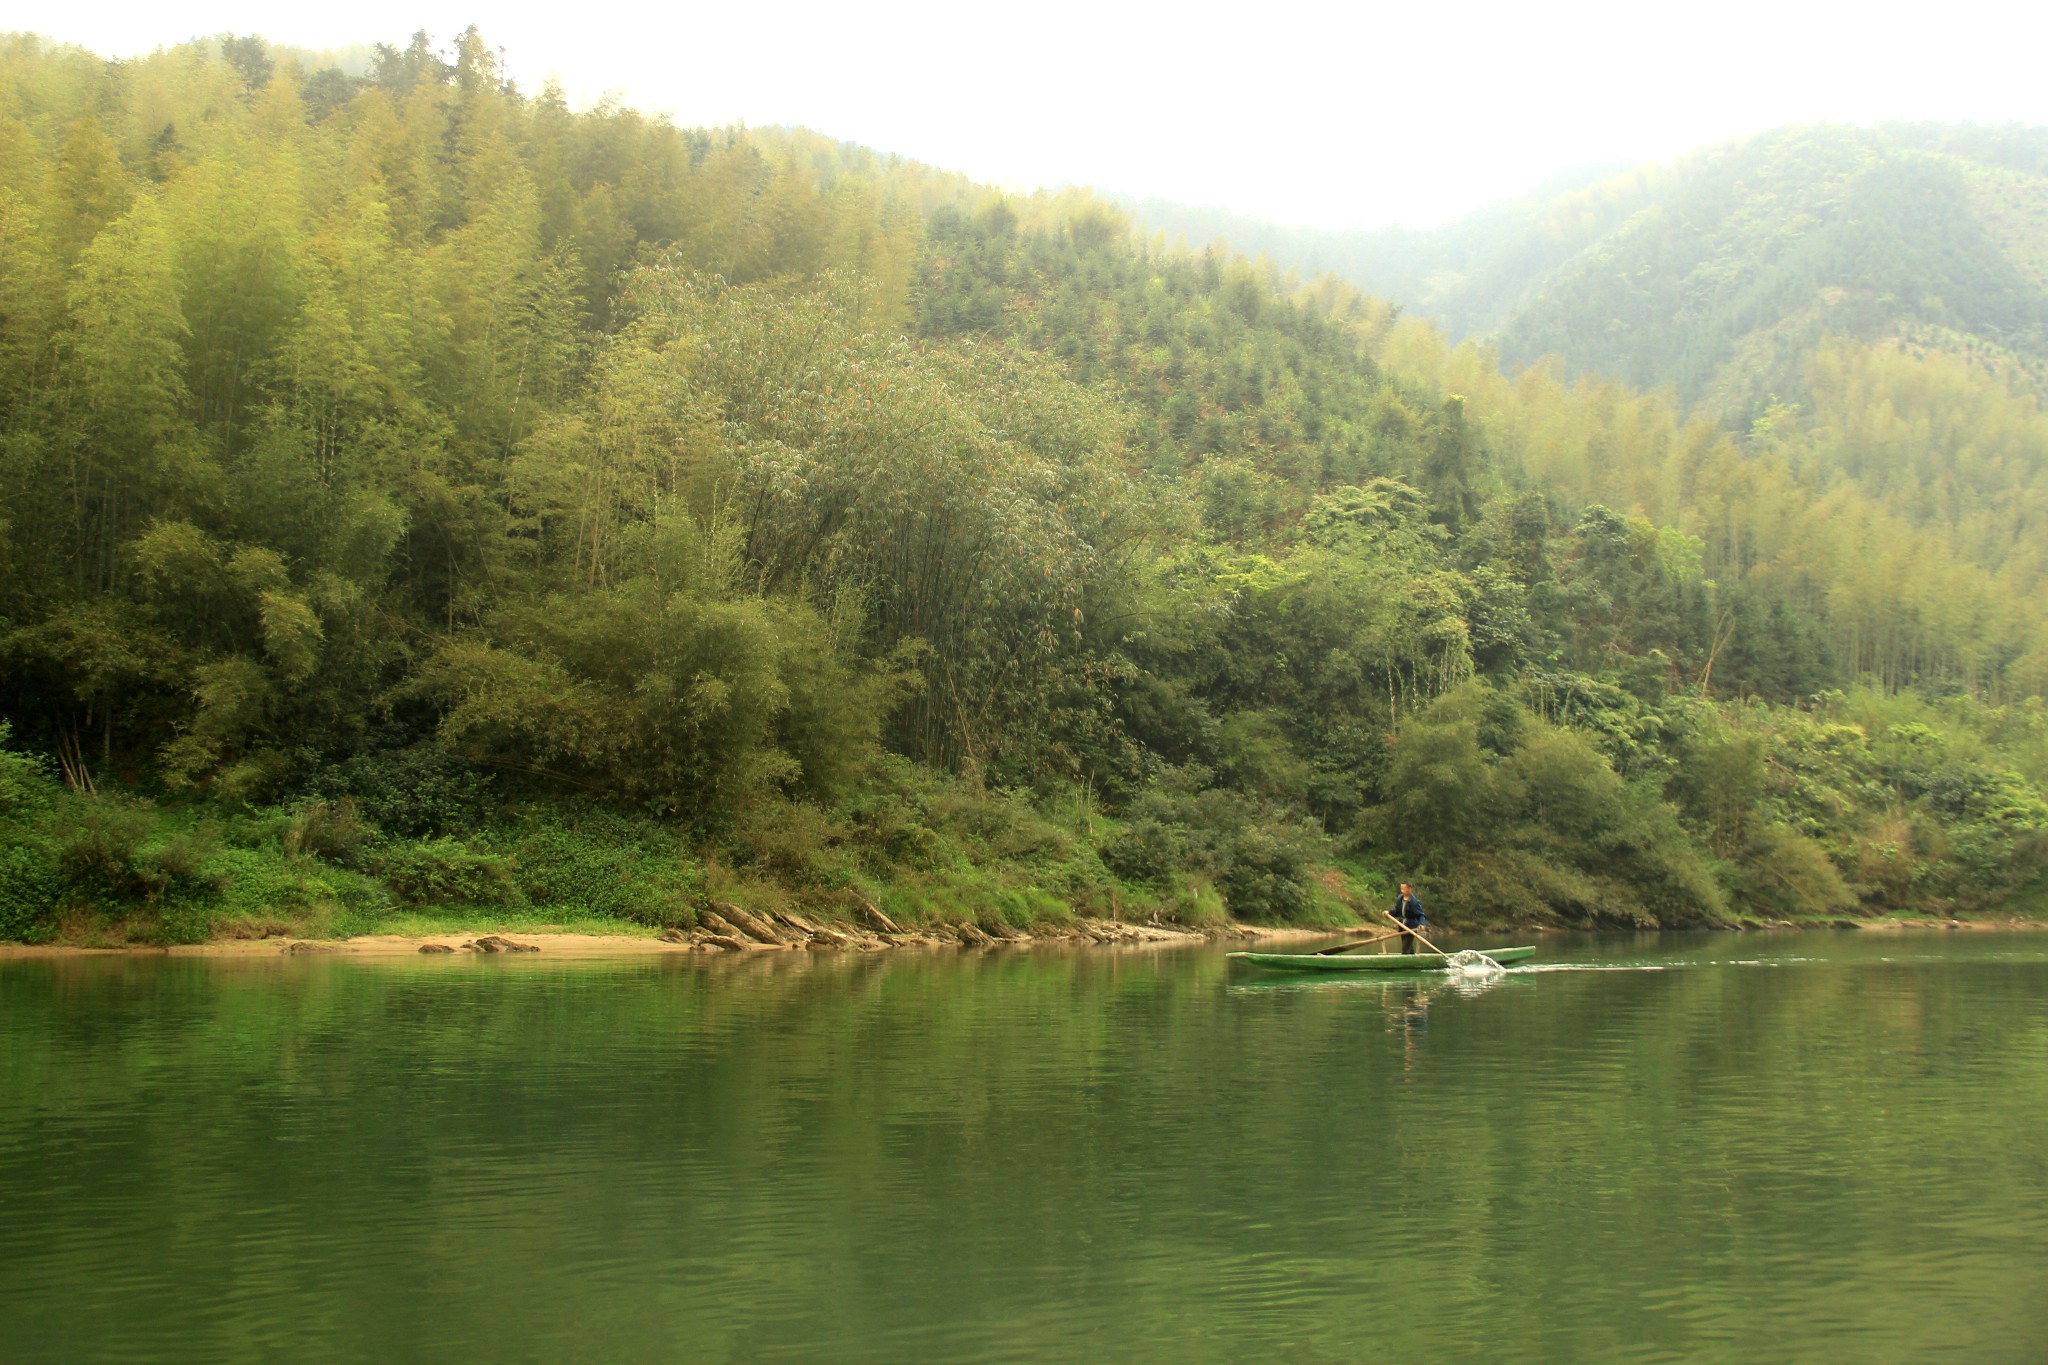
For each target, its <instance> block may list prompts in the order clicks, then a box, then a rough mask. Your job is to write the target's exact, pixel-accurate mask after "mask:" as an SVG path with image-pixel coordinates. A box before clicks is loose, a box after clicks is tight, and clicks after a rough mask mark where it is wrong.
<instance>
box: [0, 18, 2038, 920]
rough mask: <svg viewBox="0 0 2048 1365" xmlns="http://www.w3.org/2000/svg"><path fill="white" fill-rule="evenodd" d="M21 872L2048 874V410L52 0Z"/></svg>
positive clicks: (1564, 892)
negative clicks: (1729, 404) (1533, 345)
mask: <svg viewBox="0 0 2048 1365" xmlns="http://www.w3.org/2000/svg"><path fill="white" fill-rule="evenodd" d="M0 169H4V174H0V725H4V726H6V727H9V729H7V730H0V938H4V937H8V936H15V937H41V936H48V935H51V934H57V933H63V934H68V935H71V936H73V937H86V938H90V937H93V936H95V935H103V936H104V935H111V936H115V937H119V936H121V935H124V934H132V935H137V936H150V937H158V938H178V937H195V936H203V935H206V934H209V933H222V932H228V933H235V932H252V933H253V932H262V931H263V929H264V927H265V926H266V925H272V924H275V923H278V922H280V921H283V922H289V923H294V924H301V925H303V924H308V923H311V924H317V925H321V926H325V927H327V928H329V929H335V930H340V929H354V928H362V927H365V926H370V925H376V924H389V923H392V922H394V919H393V917H394V916H403V915H405V914H409V913H425V912H433V911H436V910H437V909H445V907H449V906H463V905H469V906H475V907H489V908H492V909H493V911H494V912H496V911H504V910H507V909H508V908H509V909H513V910H519V911H520V912H521V913H531V914H533V915H538V916H545V917H551V918H553V919H555V920H557V921H561V920H563V919H574V918H576V917H579V916H587V917H597V918H604V917H624V918H629V919H637V920H640V921H642V922H646V923H650V924H688V923H690V922H692V921H693V919H694V918H695V916H696V915H697V914H698V912H699V911H700V909H701V908H702V906H703V905H704V904H705V902H706V900H707V898H709V897H711V896H714V895H715V896H718V897H721V898H725V899H730V900H734V901H737V902H739V903H742V904H747V903H753V904H772V905H791V904H794V905H800V906H803V907H805V908H808V909H810V910H812V911H814V912H819V913H825V914H831V913H837V912H843V911H845V910H847V909H848V908H849V907H851V906H854V905H857V904H858V903H859V902H860V901H862V900H863V899H866V900H872V901H873V902H875V903H877V904H879V905H881V906H882V907H884V908H885V909H886V910H887V911H888V913H890V914H891V915H894V916H897V917H899V918H902V919H906V920H909V921H912V922H919V921H929V920H960V919H977V918H979V919H984V920H988V921H991V922H993V921H996V920H1001V921H1005V922H1009V923H1020V922H1024V921H1028V920H1030V919H1033V918H1043V917H1056V916H1060V915H1065V914H1069V913H1072V911H1074V910H1076V909H1081V910H1088V911H1092V912H1098V913H1117V914H1127V915H1137V916H1163V917H1171V918H1175V919H1180V920H1183V921H1187V922H1206V921H1210V920H1213V919H1216V918H1218V917H1219V916H1221V915H1223V914H1225V913H1228V914H1232V915H1236V916H1240V917H1246V918H1264V919H1286V920H1296V921H1309V920H1314V921H1321V922H1336V921H1339V920H1345V919H1348V918H1350V917H1351V916H1353V915H1354V914H1356V913H1357V912H1358V910H1359V909H1360V908H1361V907H1367V906H1371V905H1373V904H1375V903H1376V902H1377V900H1378V898H1379V897H1380V896H1381V895H1383V894H1384V893H1385V892H1386V891H1387V889H1388V887H1389V886H1390V884H1391V882H1392V881H1393V880H1395V879H1398V878H1401V877H1409V878H1411V879H1419V880H1421V881H1422V883H1423V885H1424V887H1425V889H1426V890H1427V891H1428V892H1430V893H1431V894H1432V896H1433V899H1434V901H1435V904H1436V905H1437V907H1438V908H1439V914H1440V915H1441V916H1442V917H1443V918H1445V919H1448V920H1449V921H1451V922H1452V923H1456V922H1459V921H1464V922H1466V923H1478V922H1504V921H1515V920H1547V921H1555V922H1566V923H1588V922H1600V923H1638V924H1649V923H1666V924H1704V923H1719V922H1727V921H1732V920H1735V919H1739V918H1750V919H1756V918H1777V917H1784V916H1807V917H1810V916H1822V917H1832V916H1835V915H1840V914H1845V913H1862V912H1867V911H1880V910H1892V909H1900V910H1909V911H1915V912H1924V911H1929V910H1936V911H1942V912H1947V911H1951V910H1961V911H1978V910H1986V909H1992V908H2003V909H2025V908H2028V907H2030V906H2032V905H2034V904H2036V903H2037V899H2038V897H2039V895H2040V890H2041V887H2040V879H2041V877H2042V875H2043V872H2044V870H2048V801H2044V797H2043V789H2042V783H2043V781H2044V780H2048V713H2044V710H2043V707H2042V704H2041V701H2040V694H2041V692H2042V689H2043V684H2044V681H2048V634H2044V628H2043V625H2042V622H2041V621H2040V620H2039V619H2038V613H2037V611H2036V610H2035V607H2034V603H2035V602H2036V601H2038V593H2039V590H2040V588H2041V586H2042V578H2043V575H2044V573H2048V563H2044V557H2043V553H2042V541H2041V535H2040V531H2039V526H2040V515H2041V512H2042V510H2043V509H2042V508H2041V505H2040V500H2041V496H2042V484H2041V479H2040V472H2041V463H2042V453H2043V450H2044V448H2048V439H2044V432H2048V418H2044V416H2043V414H2042V412H2041V410H2040V407H2039V405H2038V402H2037V401H2036V400H2035V398H2034V397H2033V396H2032V394H2031V393H2030V392H2029V391H2028V390H2027V389H2026V388H2024V387H2023V386H2020V385H2017V384H2015V383H2014V382H2013V381H2012V380H2011V379H2010V378H2009V377H2007V376H2003V375H2000V374H1997V373H1993V372H1989V371H1987V370H1986V369H1984V368H1983V367H1982V366H1979V365H1974V364H1971V363H1969V362H1968V361H1966V360H1959V359H1955V358H1952V357H1950V356H1948V355H1946V354H1928V355H1917V354H1914V353H1912V352H1910V351H1908V350H1904V349H1900V348H1897V347H1878V348H1872V347H1868V346H1863V345H1858V344H1856V343H1853V342H1850V341H1841V342H1836V343H1833V344H1831V345H1830V347H1829V348H1828V349H1827V350H1826V351H1824V352H1823V354H1822V358H1821V362H1820V363H1818V364H1817V365H1816V367H1815V370H1814V376H1815V377H1814V387H1813V393H1814V395H1815V397H1814V401H1813V403H1812V404H1811V405H1810V406H1808V407H1803V408H1800V409H1798V410H1790V409H1782V408H1773V409H1769V410H1767V411H1765V412H1764V413H1762V414H1761V415H1760V417H1759V418H1758V420H1757V421H1756V422H1755V423H1754V424H1753V426H1752V429H1751V430H1749V431H1748V432H1747V433H1745V436H1744V439H1742V440H1741V441H1737V440H1735V439H1733V438H1731V437H1729V436H1728V435H1726V434H1724V433H1723V432H1722V431H1721V430H1720V429H1719V428H1716V427H1713V426H1710V425H1707V424H1704V423H1700V422H1687V421H1684V420H1681V418H1680V417H1679V416H1678V415H1677V414H1676V413H1675V412H1674V411H1673V410H1672V408H1671V407H1670V405H1669V402H1668V401H1667V400H1666V399H1663V398H1658V397H1646V396H1644V395H1642V394H1639V393H1636V392H1633V391H1631V390H1628V389H1625V388H1623V387H1620V386H1619V385H1618V384H1615V383H1612V382H1607V381H1593V380H1576V381H1570V382H1567V381H1566V380H1565V379H1564V378H1563V377H1562V376H1561V375H1560V374H1559V373H1558V372H1557V371H1555V370H1552V369H1548V368H1542V367H1538V368H1536V369H1532V370H1530V371H1528V372H1526V373H1523V374H1521V375H1519V376H1517V377H1514V378H1509V377H1506V376H1504V375H1503V373H1502V371H1501V369H1500V367H1499V365H1498V364H1497V362H1496V360H1495V358H1494V357H1493V356H1492V355H1491V354H1490V353H1488V352H1485V351H1481V350H1478V349H1475V348H1473V347H1470V346H1463V347H1453V346H1451V345H1450V344H1448V343H1447V342H1446V341H1445V339H1444V338H1443V337H1442V336H1441V335H1440V334H1439V333H1437V332H1436V331H1435V330H1434V329H1432V328H1431V327H1429V326H1428V325H1426V324H1422V323H1418V322H1415V321H1412V320H1407V319H1403V318H1401V317H1399V316H1398V315H1397V310H1395V309H1394V308H1392V307H1390V306H1389V305H1387V304H1384V303H1381V302H1378V301H1375V300H1373V299H1371V298H1369V297H1367V296H1365V295H1363V294H1361V293H1359V292H1358V291H1357V290H1356V289H1355V288H1352V287H1350V286H1348V285H1345V284H1342V283H1339V282H1338V281H1336V280H1334V279H1330V278H1321V279H1318V280H1315V281H1313V282H1311V283H1308V284H1305V285H1304V284H1302V283H1300V282H1299V281H1297V280H1293V279H1287V278H1282V277H1280V276H1279V275H1277V274H1276V273H1275V272H1274V271H1273V270H1272V269H1270V268H1267V267H1265V266H1263V265H1255V264H1253V263H1251V262H1248V261H1246V260H1245V259H1243V258H1241V257H1236V256H1232V255H1230V254H1229V253H1227V252H1224V251H1221V250H1208V251H1202V252H1189V251H1186V250H1181V249H1177V248H1173V247H1169V246H1167V245H1165V244H1164V243H1163V242H1161V241H1158V240H1153V241H1149V242H1148V241H1147V240H1146V239H1145V238H1144V237H1143V236H1141V235H1140V234H1138V233H1136V232H1135V231H1134V230H1133V228H1132V226H1131V224H1130V222H1129V220H1128V219H1127V218H1126V216H1125V215H1124V214H1123V213H1122V212H1121V211H1119V210H1117V209H1116V208H1114V207H1113V206H1111V205H1108V204H1105V203H1102V202H1100V201H1098V200H1095V199H1092V198H1090V197H1088V196H1085V195H1067V196H1042V197H1039V198H1034V199H1030V200H1017V199H1006V198H1004V197H1002V196H1000V195H998V194H996V193H994V192H992V191H989V190H986V189H983V188H980V187H977V186H974V185H972V184H969V183H967V182H965V181H963V180H961V179H959V178H958V177H954V176H949V175H945V174H942V173H939V172H936V171H933V170H931V169H929V168H926V167H921V166H918V165H915V164H912V163H907V162H903V161H901V160H898V159H895V158H890V157H887V156H882V155H877V154H873V153H870V152H867V151H864V150H862V149H858V148H852V147H847V146H842V145H839V144H834V143H831V142H829V141H827V140H824V139H822V138H818V137H815V136H813V135H810V134H806V133H797V132H766V133H763V132H743V131H738V130H726V131H717V132H706V131H686V130H679V129H676V128H673V127H670V126H668V125H667V124H665V123H663V122H661V121H659V120H654V119H649V118H645V117H643V116H641V115H639V114H636V113H634V112H633V111H631V110H628V109H623V108H618V107H613V106H603V107H599V108H597V109H593V110H589V111H583V112H577V111H572V110H571V109H569V108H568V107H566V105H565V104H564V103H563V101H562V100H561V99H560V98H559V97H558V96H556V95H555V94H554V93H553V92H550V91H542V92H540V93H539V94H537V95H532V96H529V95H524V94H522V93H520V92H518V91H516V90H514V89H512V88H511V87H510V86H509V85H508V84H507V83H506V82H505V81H504V80H503V78H502V76H501V75H500V73H499V72H498V70H497V69H496V66H495V63H494V59H493V57H492V55H491V52H490V49H489V48H488V47H487V46H486V44H485V43H484V41H483V40H482V38H481V37H479V36H478V35H477V34H476V33H475V32H474V31H471V32H470V33H468V34H465V35H464V36H463V37H462V38H461V39H460V40H459V41H458V42H457V44H456V46H455V49H454V51H453V52H451V53H447V54H441V53H438V52H436V50H435V49H434V48H433V46H432V44H431V43H429V42H428V41H427V40H426V39H424V38H417V39H415V41H414V42H413V43H412V44H411V45H410V46H409V47H406V48H403V49H399V48H393V47H383V48H379V49H378V50H377V52H376V56H375V60H374V63H373V65H372V68H371V72H370V75H369V76H368V77H367V78H354V77H351V76H348V75H346V74H344V72H343V71H342V70H341V69H340V68H339V67H322V66H319V65H318V64H317V62H315V63H305V62H301V61H298V60H296V59H293V58H290V57H287V56H286V55H285V54H281V53H273V52H271V51H270V50H269V49H267V48H265V47H264V45H263V44H261V43H260V42H259V41H256V40H232V41H228V42H225V43H220V44H195V45H190V46H186V47H181V48H178V49H174V50H170V51H167V52H162V53H159V54H156V55H155V56H152V57H150V58H146V59H142V60H137V61H133V62H125V63H109V62H103V61H100V60H99V59H97V58H94V57H92V56H90V55H89V54H86V53H82V52H79V51H76V50H74V49H65V48H57V47H50V46H47V45H44V44H40V43H38V42H36V41H35V40H32V39H26V38H18V37H17V38H11V39H7V40H4V45H0Z"/></svg>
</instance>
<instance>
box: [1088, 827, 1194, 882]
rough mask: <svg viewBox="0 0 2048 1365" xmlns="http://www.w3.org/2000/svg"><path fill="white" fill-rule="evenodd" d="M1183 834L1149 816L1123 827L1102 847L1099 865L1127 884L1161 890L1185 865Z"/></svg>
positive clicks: (1186, 848) (1186, 844) (1185, 846)
mask: <svg viewBox="0 0 2048 1365" xmlns="http://www.w3.org/2000/svg"><path fill="white" fill-rule="evenodd" d="M1187 855H1188V841H1187V833H1186V831H1185V830H1183V829H1181V828H1180V827H1178V826H1175V825H1171V824H1168V823H1166V822H1165V821H1163V820H1160V819H1157V818H1155V817H1152V816H1141V817H1140V818H1138V819H1136V820H1133V821H1132V822H1131V823H1130V824H1128V825H1126V826H1125V827H1124V828H1123V829H1122V830H1121V831H1120V832H1119V833H1118V834H1117V836H1116V837H1115V838H1113V839H1111V840H1109V841H1108V842H1107V843H1105V844H1104V845H1103V846H1102V849H1101V856H1102V864H1103V866H1104V867H1107V868H1108V869H1109V870H1110V871H1111V872H1113V873H1115V874H1116V875H1117V876H1119V877H1121V878H1122V879H1123V880H1125V881H1127V882H1132V883H1135V884H1136V885H1139V886H1150V887H1155V888H1164V887H1165V886H1166V885H1167V883H1168V881H1169V880H1170V879H1171V878H1172V877H1173V876H1174V874H1175V873H1176V872H1178V871H1179V870H1180V869H1181V868H1182V867H1183V866H1185V864H1186V862H1187Z"/></svg>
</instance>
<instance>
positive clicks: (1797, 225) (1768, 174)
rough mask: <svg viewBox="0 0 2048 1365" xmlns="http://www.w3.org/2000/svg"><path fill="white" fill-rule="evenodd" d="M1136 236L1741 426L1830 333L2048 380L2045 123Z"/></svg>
mask: <svg viewBox="0 0 2048 1365" xmlns="http://www.w3.org/2000/svg"><path fill="white" fill-rule="evenodd" d="M1141 216H1142V217H1143V219H1144V221H1146V222H1147V223H1148V224H1150V225H1152V226H1155V227H1158V228H1160V229H1163V230H1166V231H1169V232H1174V233H1184V234H1186V235H1187V236H1188V237H1189V240H1191V241H1194V242H1197V243H1200V242H1202V241H1205V240H1208V239H1210V238H1214V237H1223V238H1227V239H1228V240H1230V241H1231V242H1232V243H1233V244H1235V245H1236V246H1237V247H1238V248H1239V249H1241V250H1246V251H1251V252H1255V253H1265V254H1268V255H1270V256H1271V257H1272V258H1273V259H1274V260H1275V261H1278V262H1280V263H1281V264H1283V265H1285V266H1289V267H1292V268H1295V269H1300V270H1304V271H1325V270H1327V271H1331V272H1333V273H1335V274H1338V275H1340V276H1342V277H1343V278H1346V279H1350V280H1352V281H1355V282H1357V283H1358V284H1359V285H1360V286H1361V287H1363V288H1365V289H1367V290H1370V291H1373V292H1375V293H1378V294H1381V295H1383V296H1385V297H1387V298H1390V299H1393V300H1395V301H1397V302H1399V303H1401V304H1403V305H1405V306H1407V307H1409V308H1411V309H1412V310H1414V311H1417V312H1420V313H1422V314H1424V315H1426V316H1429V317H1432V318H1435V319H1438V320H1439V321H1441V322H1442V323H1443V325H1444V326H1446V327H1447V328H1449V329H1450V331H1451V332H1452V334H1453V335H1454V336H1458V337H1471V338H1476V339H1482V340H1487V341H1491V342H1494V343H1495V344H1497V346H1498V348H1499V350H1500V353H1501V356H1502V358H1503V359H1504V360H1505V361H1507V362H1508V363H1509V364H1510V365H1512V366H1520V365H1526V364H1530V363H1533V362H1536V361H1538V360H1541V359H1542V358H1544V357H1546V356H1557V357H1560V358H1561V359H1562V360H1563V361H1564V362H1565V364H1566V365H1567V366H1568V367H1569V368H1570V369H1571V370H1572V371H1573V372H1574V373H1578V372H1589V371H1590V372H1598V373H1600V374H1604V375H1608V376H1611V377H1613V378H1616V379H1621V380H1624V381H1626V382H1628V383H1631V384H1634V385H1637V386H1639V387H1643V388H1656V387H1661V386H1663V385H1667V384H1668V385H1672V386H1674V387H1675V388H1676V389H1677V391H1678V394H1679V397H1680V399H1681V401H1683V402H1684V403H1686V404H1687V405H1688V406H1689V407H1694V408H1698V409H1700V410H1704V411H1707V412H1708V413H1710V414H1712V415H1715V416H1718V417H1721V418H1724V419H1728V420H1730V421H1732V422H1734V423H1735V424H1736V425H1738V426H1745V425H1747V423H1748V422H1749V421H1750V420H1753V419H1754V418H1755V417H1756V416H1757V415H1758V414H1759V413H1760V412H1762V411H1763V410H1764V409H1765V408H1766V407H1767V406H1769V404H1770V403H1771V402H1773V401H1774V397H1775V398H1781V399H1784V400H1798V399H1800V398H1803V397H1804V396H1805V393H1806V384H1807V375H1806V369H1807V364H1808V359H1809V357H1810V356H1811V354H1812V353H1813V351H1814V350H1815V348H1816V347H1817V346H1818V345H1820V344H1821V342H1822V340H1823V338H1827V337H1835V338H1841V339H1846V340H1853V341H1857V342H1861V343H1864V344H1870V345H1876V344H1896V345H1899V346H1901V347H1903V348H1904V349H1906V350H1908V351H1910V352H1912V353H1913V354H1929V353H1942V354H1949V355H1954V356H1958V357H1961V358H1965V359H1968V360H1971V361H1973V362H1975V363H1976V364H1978V365H1979V366H1981V367H1983V368H1986V369H1988V370H1990V371H1992V372H1994V373H2009V374H2011V375H2013V376H2015V377H2019V378H2022V379H2023V380H2024V381H2025V382H2027V383H2028V384H2029V386H2030V387H2031V388H2032V389H2033V391H2035V392H2037V393H2038V392H2040V385H2041V382H2042V380H2043V379H2044V377H2048V129H2039V128H2031V129H2029V128H1974V127H1944V126H1938V125H1892V126H1887V127H1884V128H1850V127H1837V126H1823V127H1813V128H1787V129H1782V130H1779V131H1777V132H1774V133H1768V134H1764V135H1762V136H1759V137H1756V138H1752V139H1749V140H1746V141H1743V142H1737V143H1732V144H1729V145H1727V146H1723V147H1717V148H1713V149H1711V150H1708V151H1704V152H1700V153H1698V154H1695V155H1693V156H1690V157H1687V158H1685V159H1683V160H1681V161H1679V162H1676V163H1674V164H1672V165H1669V166H1644V167H1638V168H1634V169H1631V170H1628V171H1624V172H1620V173H1618V174H1612V175H1602V176H1587V177H1583V178H1581V179H1580V180H1579V181H1576V182H1566V183H1564V184H1562V185H1559V186H1555V187H1550V188H1546V189H1543V190H1539V191H1536V192H1534V193H1532V194H1530V195H1528V196H1526V197H1524V198H1522V199H1519V200H1516V201H1514V202H1512V203H1509V204H1505V205H1502V206H1500V207H1498V208H1493V209H1488V210H1485V211H1482V212H1480V213H1477V214H1474V215H1472V216H1471V217H1470V218H1468V219H1465V220H1464V221H1461V222H1459V223H1456V224H1453V225H1452V226H1450V227H1447V228H1443V229H1439V230H1435V231H1425V232H1417V231H1402V230H1389V231H1379V232H1357V233H1318V232H1311V231H1306V230H1302V229H1289V228H1279V227H1273V226H1270V225H1265V224H1259V223H1253V222H1246V221H1242V220H1231V219H1228V218H1224V217H1221V216H1219V215H1215V214H1212V213H1207V212H1203V211H1199V210H1189V209H1184V208H1179V207H1176V206H1173V205H1167V204H1148V205H1145V206H1143V208H1142V209H1141Z"/></svg>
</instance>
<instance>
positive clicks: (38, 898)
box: [0, 843, 63, 943]
mask: <svg viewBox="0 0 2048 1365" xmlns="http://www.w3.org/2000/svg"><path fill="white" fill-rule="evenodd" d="M62 882H63V879H62V877H61V876H60V874H59V873H58V871H57V865H56V862H55V861H54V860H53V859H52V858H51V856H50V850H49V849H48V848H47V847H44V846H43V845H41V844H39V843H20V844H0V941H4V940H18V941H20V942H23V943H41V942H44V941H46V940H48V938H49V937H50V935H51V933H52V932H53V931H54V929H55V922H54V920H53V918H52V913H51V912H52V911H54V910H55V909H56V906H57V892H58V888H59V887H60V886H61V885H62Z"/></svg>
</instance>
